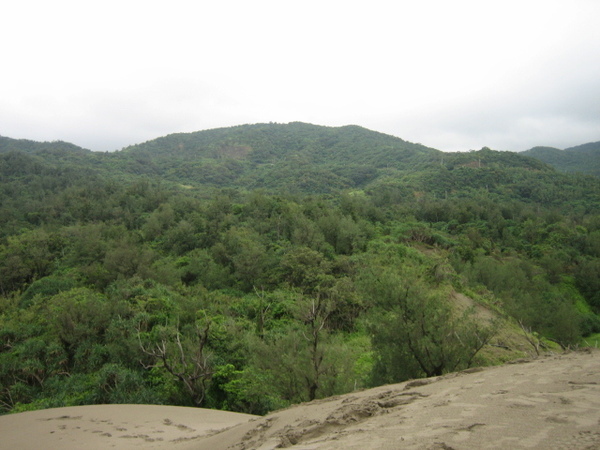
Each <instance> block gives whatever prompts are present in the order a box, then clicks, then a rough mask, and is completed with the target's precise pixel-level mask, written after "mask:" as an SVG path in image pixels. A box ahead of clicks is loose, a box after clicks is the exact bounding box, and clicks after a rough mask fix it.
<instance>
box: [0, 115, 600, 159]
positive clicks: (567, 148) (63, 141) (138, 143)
mask: <svg viewBox="0 0 600 450" xmlns="http://www.w3.org/2000/svg"><path fill="white" fill-rule="evenodd" d="M293 123H302V124H305V125H312V126H316V127H324V128H344V127H350V126H356V127H360V128H363V129H365V130H368V131H371V132H374V133H381V134H386V135H388V136H392V137H394V138H397V139H402V140H403V141H406V142H410V143H412V144H418V145H423V146H425V147H428V148H432V149H434V150H438V151H441V152H445V153H455V152H470V151H478V150H481V149H484V148H489V149H490V150H494V151H508V152H513V153H521V152H525V151H528V150H531V149H534V148H538V147H542V148H553V149H556V150H561V151H565V150H569V149H571V148H574V147H579V146H581V145H586V144H593V143H596V142H600V139H598V140H592V141H588V142H581V143H578V144H574V145H570V146H568V147H565V148H559V147H553V146H549V145H543V144H536V145H533V146H532V147H529V148H526V149H523V150H514V149H499V148H492V147H490V146H487V145H483V146H482V147H480V148H472V149H465V150H443V149H439V148H436V147H433V146H431V145H428V144H427V143H423V142H412V141H410V140H408V139H405V138H403V137H402V136H396V135H393V134H390V133H386V132H383V131H379V130H374V129H371V128H367V127H365V126H362V125H358V124H344V125H338V126H329V125H321V124H316V123H309V122H301V121H297V120H296V121H291V122H287V123H283V122H257V123H241V124H237V125H231V126H226V127H214V128H207V129H203V130H195V131H186V132H172V133H167V134H164V135H161V136H156V137H154V138H150V139H147V140H145V141H140V142H133V143H130V144H126V145H124V146H123V147H121V148H117V149H114V150H94V149H92V148H87V147H84V146H82V145H80V144H79V143H77V142H72V141H68V140H65V139H53V140H37V139H31V138H28V137H13V136H6V135H3V134H0V137H4V138H8V139H14V140H18V141H32V142H37V143H61V142H62V143H65V144H70V145H75V146H77V147H79V148H81V149H84V150H89V151H92V152H97V153H114V152H118V151H122V150H124V149H126V148H128V147H133V146H136V145H142V144H144V143H146V142H151V141H154V140H157V139H162V138H165V137H168V136H171V135H175V134H193V133H201V132H204V131H212V130H220V129H228V128H236V127H244V126H253V125H271V124H272V125H290V124H293Z"/></svg>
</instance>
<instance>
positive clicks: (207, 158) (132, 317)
mask: <svg viewBox="0 0 600 450" xmlns="http://www.w3.org/2000/svg"><path fill="white" fill-rule="evenodd" d="M0 199H1V201H0V411H1V412H17V411H24V410H28V409H37V408H47V407H53V406H70V405H82V404H93V403H156V404H174V405H188V406H190V405H196V406H206V407H212V408H220V409H229V410H234V411H241V412H250V413H259V414H262V413H265V412H267V411H269V410H272V409H274V408H279V407H283V406H286V405H289V404H291V403H297V402H301V401H307V400H312V399H315V398H321V397H325V396H330V395H334V394H339V393H345V392H349V391H352V390H353V389H357V388H362V387H369V386H375V385H380V384H383V383H391V382H396V381H401V380H405V379H409V378H416V377H422V376H431V375H439V374H443V373H447V372H449V371H454V370H460V369H463V368H468V367H472V366H475V365H486V364H495V363H498V362H502V361H506V360H510V359H513V358H516V357H523V356H527V355H532V354H536V353H537V352H541V351H545V350H546V349H554V350H556V349H558V348H561V347H562V348H572V347H576V346H578V345H579V343H580V342H582V338H584V337H587V338H590V337H592V336H594V335H595V333H600V318H599V316H598V313H600V297H599V294H598V293H599V292H600V284H599V283H600V282H599V280H600V213H599V212H600V179H598V178H596V177H592V176H587V175H584V174H579V173H561V172H559V171H557V170H556V169H554V168H553V167H551V166H550V165H547V164H545V163H543V162H541V161H539V160H537V159H534V158H532V157H528V156H525V155H522V154H516V153H511V152H498V151H493V150H490V149H487V148H483V149H481V150H479V151H472V152H468V153H443V152H440V151H438V150H435V149H431V148H427V147H424V146H422V145H419V144H412V143H409V142H406V141H404V140H402V139H399V138H395V137H393V136H388V135H385V134H382V133H377V132H373V131H370V130H366V129H364V128H361V127H357V126H348V127H339V128H331V127H320V126H315V125H309V124H303V123H292V124H287V125H283V124H258V125H243V126H239V127H232V128H222V129H216V130H208V131H201V132H197V133H186V134H174V135H170V136H165V137H162V138H159V139H155V140H152V141H149V142H146V143H143V144H138V145H134V146H131V147H128V148H126V149H124V150H122V151H119V152H114V153H94V152H90V151H87V150H85V149H81V148H79V147H77V146H74V145H72V144H67V143H61V142H55V143H36V142H32V141H24V140H19V141H17V140H13V139H9V138H0Z"/></svg>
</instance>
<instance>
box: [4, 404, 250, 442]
mask: <svg viewBox="0 0 600 450" xmlns="http://www.w3.org/2000/svg"><path fill="white" fill-rule="evenodd" d="M255 417H257V416H251V415H248V414H237V413H231V412H224V411H213V410H210V409H201V408H180V407H177V406H153V405H92V406H74V407H70V408H56V409H45V410H41V411H32V412H25V413H20V414H12V415H7V416H0V449H11V450H25V449H27V450H29V449H31V450H34V449H35V450H42V449H61V450H63V449H65V450H70V449H73V450H74V449H84V450H92V449H94V450H95V449H108V448H117V449H129V448H153V449H156V448H181V447H180V446H181V445H182V444H183V443H185V442H189V440H190V439H195V438H198V437H199V436H205V435H210V434H211V433H214V432H215V431H219V430H223V429H224V428H228V427H231V426H234V425H237V424H239V423H242V422H247V421H248V420H249V419H252V418H255Z"/></svg>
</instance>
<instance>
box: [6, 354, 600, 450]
mask: <svg viewBox="0 0 600 450" xmlns="http://www.w3.org/2000/svg"><path fill="white" fill-rule="evenodd" d="M0 432H1V436H2V442H1V443H0V446H1V447H2V448H11V449H17V448H18V449H20V448H36V449H37V448H65V449H67V448H86V449H92V448H130V447H135V446H138V447H146V448H176V449H177V448H178V449H182V450H183V449H185V450H187V449H190V450H191V449H211V450H212V449H226V448H233V449H272V448H282V447H289V448H295V449H404V448H407V449H449V448H453V449H472V448H476V449H483V448H503V449H504V448H510V449H513V448H538V449H554V448H556V449H559V448H565V449H566V448H573V449H600V352H599V351H582V352H574V353H569V354H565V355H555V356H549V357H545V358H540V359H536V360H522V361H518V362H516V363H514V364H507V365H504V366H500V367H491V368H485V369H472V370H468V371H464V372H459V373H455V374H450V375H445V376H443V377H436V378H430V379H424V380H415V381H412V382H406V383H400V384H396V385H389V386H382V387H379V388H375V389H370V390H365V391H361V392H355V393H351V394H347V395H343V396H338V397H333V398H329V399H324V400H318V401H314V402H310V403H304V404H301V405H296V406H293V407H290V408H288V409H285V410H281V411H276V412H273V413H272V414H269V415H268V416H265V417H256V416H248V415H242V414H233V413H227V412H220V411H210V410H202V409H191V408H174V407H161V406H133V405H127V406H121V405H112V406H85V407H77V408H61V409H54V410H45V411H36V412H30V413H22V414H16V415H12V416H3V417H0Z"/></svg>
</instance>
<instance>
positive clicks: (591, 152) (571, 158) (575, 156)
mask: <svg viewBox="0 0 600 450" xmlns="http://www.w3.org/2000/svg"><path fill="white" fill-rule="evenodd" d="M521 154H522V155H527V156H531V157H533V158H536V159H539V160H540V161H543V162H545V163H547V164H550V165H551V166H553V167H554V168H556V169H557V170H559V171H561V172H580V173H586V174H590V175H594V176H596V177H600V142H590V143H588V144H583V145H578V146H576V147H571V148H567V149H565V150H560V149H557V148H552V147H534V148H532V149H530V150H527V151H525V152H522V153H521Z"/></svg>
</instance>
